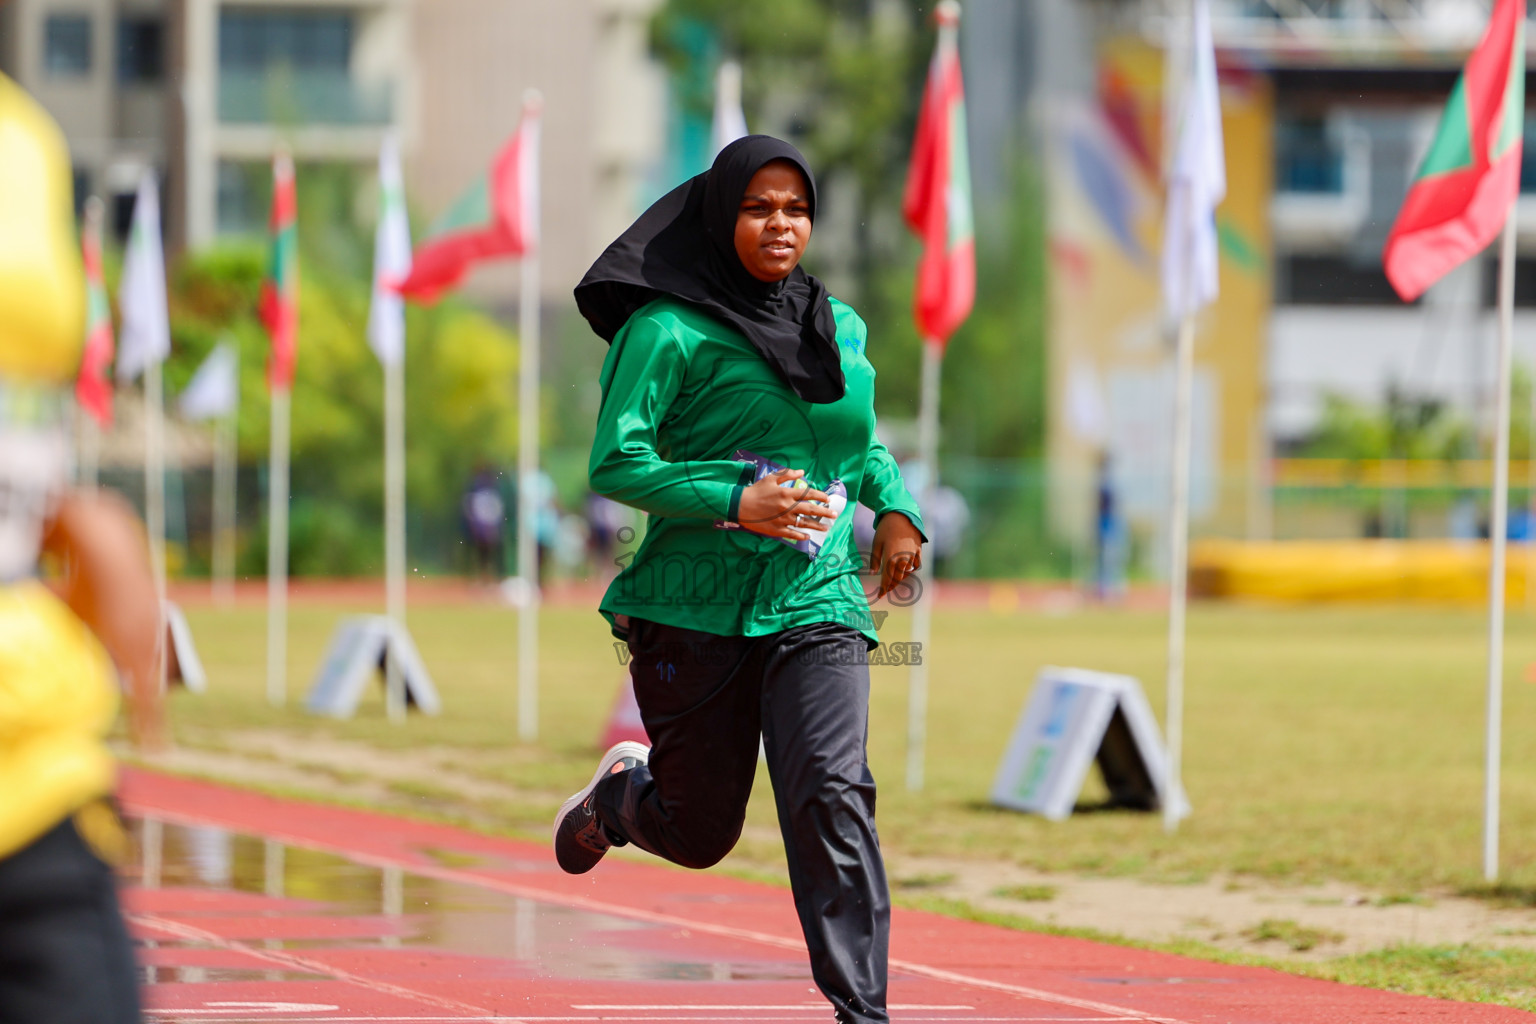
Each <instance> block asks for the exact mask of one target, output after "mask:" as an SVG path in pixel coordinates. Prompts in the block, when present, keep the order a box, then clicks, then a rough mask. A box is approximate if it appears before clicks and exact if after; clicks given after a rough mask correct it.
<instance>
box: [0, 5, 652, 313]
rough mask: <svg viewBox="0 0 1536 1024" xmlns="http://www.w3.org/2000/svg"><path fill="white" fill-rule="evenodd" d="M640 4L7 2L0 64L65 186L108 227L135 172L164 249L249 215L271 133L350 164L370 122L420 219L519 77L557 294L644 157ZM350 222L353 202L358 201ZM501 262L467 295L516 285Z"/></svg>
mask: <svg viewBox="0 0 1536 1024" xmlns="http://www.w3.org/2000/svg"><path fill="white" fill-rule="evenodd" d="M657 2H658V0H578V2H571V3H560V4H548V3H542V2H538V0H281V2H266V0H238V2H235V0H13V2H11V3H8V4H3V5H0V70H3V71H5V72H6V73H7V74H9V75H11V76H12V77H14V78H15V79H16V80H17V81H19V82H20V83H21V85H22V86H23V87H24V88H26V89H27V90H28V91H29V92H31V93H32V94H33V95H34V96H36V97H37V98H38V99H39V101H40V102H42V103H43V105H44V106H45V107H46V108H47V109H48V110H49V111H50V112H52V113H53V114H54V116H55V117H56V118H58V120H59V122H60V124H61V125H62V127H63V129H64V132H65V135H66V137H67V138H68V140H69V143H70V147H71V151H72V153H73V156H74V162H75V179H76V192H77V195H78V196H79V197H80V198H81V200H82V201H83V198H84V197H85V196H86V195H89V194H93V193H94V194H99V195H102V196H103V197H104V198H105V199H106V200H107V202H108V207H109V209H110V210H111V211H112V213H111V221H112V226H113V227H114V228H115V229H116V231H117V233H118V234H119V236H121V235H123V234H124V233H125V232H126V230H127V226H128V219H129V217H130V216H131V211H132V197H133V193H134V190H135V189H136V187H137V185H138V181H139V179H140V178H141V177H142V175H143V173H144V172H145V171H146V170H153V171H155V172H156V173H157V174H158V175H159V177H160V179H161V181H162V183H163V188H164V191H165V201H164V205H165V208H166V230H167V234H168V236H169V241H170V243H171V245H172V247H173V248H181V247H191V248H200V247H203V246H206V245H208V244H210V243H212V242H214V241H215V240H217V239H219V238H220V237H227V236H231V235H240V234H250V233H254V232H259V231H261V230H264V227H265V222H266V212H267V211H266V207H265V203H266V196H267V194H268V189H269V185H268V184H267V179H268V177H269V175H270V171H269V166H270V161H271V158H272V154H273V152H274V150H275V149H276V148H277V147H278V146H279V145H280V144H281V145H286V146H287V147H288V148H289V149H290V150H291V151H292V152H293V155H294V158H295V161H296V162H297V164H298V165H299V168H300V174H301V175H302V174H303V172H304V168H305V166H317V165H326V164H330V165H343V166H351V167H355V168H357V169H358V170H359V171H360V172H362V175H361V178H360V180H363V181H366V180H368V178H369V176H370V175H371V168H372V167H373V165H374V161H375V160H376V159H377V154H378V151H379V146H380V144H381V142H382V141H383V139H384V137H385V135H386V134H388V133H396V134H397V135H398V137H399V138H400V140H401V143H402V150H403V152H404V154H405V160H406V179H407V189H408V192H409V195H410V200H411V203H412V207H413V210H414V211H415V212H416V214H417V215H418V217H419V218H420V219H421V221H422V222H424V223H430V222H431V221H432V219H434V218H435V217H436V216H437V215H438V214H440V213H441V212H442V211H444V210H445V209H446V208H447V207H448V206H449V205H450V204H451V203H452V201H453V199H454V198H455V197H456V196H457V195H458V193H459V192H460V191H461V190H462V189H464V188H465V187H467V186H468V185H469V184H470V183H471V182H472V181H473V180H474V178H475V177H476V176H477V175H479V174H480V173H482V172H483V171H484V170H485V169H486V168H487V167H488V166H489V165H490V163H491V160H492V158H493V156H494V154H495V153H496V151H497V149H498V148H499V147H500V146H501V145H502V144H503V143H504V142H505V141H506V140H507V139H508V138H509V137H510V135H511V133H512V131H513V129H514V128H515V126H516V124H517V118H518V115H519V112H520V110H521V106H522V97H523V94H524V92H525V90H527V89H530V88H536V89H538V90H540V92H541V93H542V94H543V96H544V109H545V118H544V131H543V160H542V169H543V193H542V195H543V217H544V227H545V231H544V238H545V245H544V251H543V257H544V267H543V287H542V291H543V293H544V296H545V298H546V300H553V299H555V298H556V297H558V296H562V295H569V292H570V289H571V287H572V286H574V284H575V283H576V281H577V280H578V279H579V277H580V274H581V272H582V271H583V270H585V268H586V266H587V265H588V264H589V263H590V262H591V260H592V258H594V257H595V256H596V254H597V252H598V251H600V250H601V247H602V245H603V244H605V243H606V241H607V240H609V239H611V238H612V237H613V236H614V235H615V234H617V233H618V231H619V230H621V229H622V228H623V227H624V226H625V224H627V223H628V219H629V218H631V217H632V216H633V215H634V213H635V212H636V208H637V205H638V204H639V202H640V201H641V199H642V198H644V196H643V187H642V183H643V182H644V181H645V180H646V179H647V175H648V174H649V172H650V170H651V168H652V167H653V166H654V165H655V163H656V162H657V161H658V160H659V159H660V158H661V155H662V154H661V153H660V147H661V145H662V144H663V141H664V139H665V131H664V126H665V119H666V116H667V115H666V94H665V78H664V76H663V74H662V73H661V71H660V70H659V69H657V68H656V67H654V66H653V64H652V62H651V60H650V57H649V54H648V47H647V36H646V27H647V24H648V20H649V17H650V14H651V12H652V10H654V8H655V7H656V6H657ZM363 216H364V218H366V217H367V216H371V214H368V213H365V214H364V215H363ZM515 281H516V275H515V274H513V273H510V272H508V271H507V270H506V269H493V270H491V271H489V272H487V273H484V274H478V275H476V277H475V279H474V280H473V281H471V283H470V289H471V292H472V293H474V294H478V296H479V297H481V298H486V299H490V300H492V301H497V300H502V299H505V300H508V301H510V300H512V299H513V298H515V291H516V286H515Z"/></svg>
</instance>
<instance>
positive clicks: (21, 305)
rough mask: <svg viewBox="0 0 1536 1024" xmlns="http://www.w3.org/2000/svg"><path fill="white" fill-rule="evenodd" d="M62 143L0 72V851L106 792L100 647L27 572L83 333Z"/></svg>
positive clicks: (63, 464) (56, 474) (61, 469)
mask: <svg viewBox="0 0 1536 1024" xmlns="http://www.w3.org/2000/svg"><path fill="white" fill-rule="evenodd" d="M71 187H72V186H71V178H70V173H69V152H68V149H67V148H66V147H65V144H64V138H63V135H62V134H61V133H60V131H59V128H58V126H57V125H56V124H54V122H53V119H52V118H50V117H49V116H48V114H47V113H46V112H44V111H43V109H42V108H41V107H39V106H38V105H37V104H36V103H35V102H33V100H32V99H31V97H29V96H27V94H26V93H24V92H22V91H21V88H20V87H19V86H17V85H16V84H15V83H14V82H12V81H11V80H10V79H8V78H6V77H5V76H4V75H0V494H3V495H4V496H5V499H6V500H5V501H3V502H0V858H4V857H6V856H8V855H10V854H12V853H14V852H16V851H17V850H19V849H21V848H23V847H25V846H27V845H28V844H30V843H31V842H32V841H33V840H35V839H36V838H37V837H39V836H41V835H42V834H43V833H45V832H47V831H48V830H49V829H50V828H53V827H54V826H55V825H57V824H58V823H59V822H61V821H63V820H64V819H65V818H66V817H68V816H70V815H72V814H75V813H76V812H79V811H80V810H81V809H82V808H84V807H86V806H87V805H88V804H91V803H92V801H96V800H99V799H100V798H101V797H103V796H105V795H107V794H108V793H110V792H111V791H112V786H113V762H112V756H111V754H110V753H109V752H108V750H107V748H106V745H105V743H104V742H103V737H104V736H105V735H106V732H107V730H108V729H109V728H110V727H111V724H112V720H113V718H114V716H115V715H116V713H117V704H118V695H117V687H116V685H115V682H114V678H115V677H114V673H113V670H112V665H111V662H110V661H109V660H108V658H107V655H106V652H105V651H104V650H103V649H102V647H101V645H100V644H99V643H98V642H97V640H96V638H95V637H94V636H92V635H91V632H90V630H88V629H87V628H86V626H85V624H84V623H82V622H81V621H80V620H79V619H78V618H76V617H75V616H74V614H73V613H71V612H70V610H69V609H68V608H67V607H65V605H64V604H63V603H62V602H61V601H60V600H59V599H58V598H57V597H55V596H54V595H53V594H52V593H51V592H50V591H49V590H48V589H47V588H46V587H44V586H43V584H41V583H40V582H38V581H37V580H36V579H35V578H34V574H35V572H36V561H37V550H38V545H39V541H40V539H41V535H42V528H43V523H44V522H45V520H46V518H47V516H48V514H49V511H50V508H49V506H50V503H51V501H52V499H53V498H55V497H56V496H57V494H58V493H59V491H61V490H62V488H63V487H64V486H65V484H66V483H67V480H68V462H69V442H68V435H67V432H66V429H65V425H66V424H67V422H68V420H67V416H66V408H65V407H66V403H67V401H68V384H69V382H70V380H71V378H72V377H73V375H74V372H75V367H76V363H77V361H78V359H79V354H80V347H81V343H82V340H83V335H84V332H85V278H84V271H83V268H82V266H81V261H80V254H79V249H78V247H77V246H76V242H75V231H74V222H73V204H72V202H71V195H70V192H71Z"/></svg>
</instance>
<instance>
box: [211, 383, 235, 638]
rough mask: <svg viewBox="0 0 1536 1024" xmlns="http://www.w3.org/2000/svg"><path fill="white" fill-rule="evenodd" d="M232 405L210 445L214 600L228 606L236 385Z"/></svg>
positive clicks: (232, 563) (232, 548)
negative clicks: (233, 404) (233, 403)
mask: <svg viewBox="0 0 1536 1024" xmlns="http://www.w3.org/2000/svg"><path fill="white" fill-rule="evenodd" d="M235 396H236V397H235V406H234V408H233V409H231V410H230V411H229V412H228V413H226V414H225V415H223V416H220V417H219V420H218V423H217V425H216V426H215V428H214V429H215V434H214V447H213V600H214V603H216V604H219V605H222V606H224V607H226V608H227V607H229V606H230V605H232V604H233V603H234V600H235V494H236V492H235V486H236V484H235V473H236V450H235V448H236V439H237V429H238V427H237V424H238V418H239V415H240V411H239V410H240V405H239V401H240V399H239V387H238V385H237V386H236V390H235Z"/></svg>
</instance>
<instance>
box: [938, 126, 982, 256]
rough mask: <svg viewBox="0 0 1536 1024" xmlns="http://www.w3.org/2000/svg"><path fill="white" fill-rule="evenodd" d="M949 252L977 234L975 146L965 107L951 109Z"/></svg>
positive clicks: (948, 197)
mask: <svg viewBox="0 0 1536 1024" xmlns="http://www.w3.org/2000/svg"><path fill="white" fill-rule="evenodd" d="M946 199H947V201H948V202H949V211H948V213H949V215H948V217H946V218H945V219H946V220H948V221H949V251H950V252H954V251H955V250H956V249H958V248H959V247H960V243H962V242H965V241H968V240H970V238H971V237H972V236H974V235H975V234H976V224H975V221H974V219H973V214H972V212H971V147H970V145H969V144H968V140H967V137H966V131H965V104H964V103H963V102H962V103H955V104H953V105H952V106H951V107H950V110H949V195H948V196H947V197H946Z"/></svg>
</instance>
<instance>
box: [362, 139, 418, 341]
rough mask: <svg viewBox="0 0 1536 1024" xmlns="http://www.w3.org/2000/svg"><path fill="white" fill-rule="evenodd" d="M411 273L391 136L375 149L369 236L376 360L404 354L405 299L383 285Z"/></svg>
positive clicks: (397, 156) (370, 324) (371, 330)
mask: <svg viewBox="0 0 1536 1024" xmlns="http://www.w3.org/2000/svg"><path fill="white" fill-rule="evenodd" d="M410 272H411V222H410V219H409V218H408V217H407V216H406V211H405V179H404V177H403V176H402V175H401V173H400V150H399V147H398V145H397V144H396V142H395V137H394V136H393V135H389V136H386V137H385V139H384V145H383V146H382V147H381V148H380V149H379V227H378V230H377V231H376V232H375V234H374V239H373V305H372V307H371V308H370V309H369V311H368V345H369V347H371V348H372V349H373V354H374V355H376V356H378V357H379V362H381V363H384V364H386V365H388V364H393V363H398V362H399V361H400V360H401V359H403V358H404V356H405V299H403V298H401V296H400V295H399V293H398V292H395V291H394V290H392V289H391V288H389V287H387V286H388V285H389V284H398V283H399V282H401V281H403V280H405V279H406V277H407V276H409V275H410Z"/></svg>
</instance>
